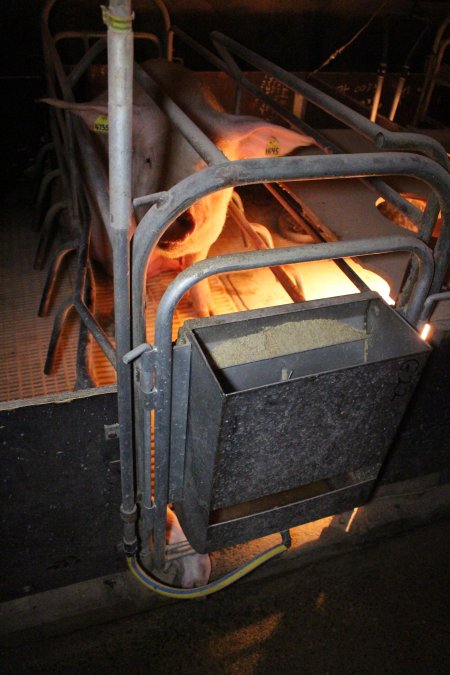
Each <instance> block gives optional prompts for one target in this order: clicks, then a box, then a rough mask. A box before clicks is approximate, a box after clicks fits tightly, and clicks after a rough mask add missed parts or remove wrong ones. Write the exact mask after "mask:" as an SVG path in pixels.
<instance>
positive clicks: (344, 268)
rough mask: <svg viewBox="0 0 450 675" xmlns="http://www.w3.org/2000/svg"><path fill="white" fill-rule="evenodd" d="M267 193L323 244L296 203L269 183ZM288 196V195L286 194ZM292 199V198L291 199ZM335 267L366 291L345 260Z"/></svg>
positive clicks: (363, 284) (338, 261) (319, 235)
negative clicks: (301, 214) (290, 201)
mask: <svg viewBox="0 0 450 675" xmlns="http://www.w3.org/2000/svg"><path fill="white" fill-rule="evenodd" d="M264 185H265V187H266V188H267V189H268V190H269V192H270V193H271V194H272V195H273V196H274V197H275V199H276V200H277V201H278V202H279V203H280V204H281V205H282V206H283V208H284V209H285V210H286V211H287V212H288V213H289V215H290V216H291V218H293V219H294V220H295V221H296V222H298V223H299V225H301V227H303V228H304V229H305V230H306V231H307V232H308V234H310V235H311V236H312V237H313V239H315V241H316V242H317V243H319V242H324V241H326V239H325V238H324V237H323V236H322V235H321V234H320V233H319V232H317V231H316V229H315V228H314V227H313V225H312V224H310V223H309V222H308V221H307V220H306V219H305V218H304V217H301V216H300V215H299V214H298V213H297V211H296V209H295V207H297V208H298V202H296V201H294V200H292V204H290V203H289V201H288V200H287V199H286V194H283V190H282V189H281V188H280V187H279V186H278V185H276V184H274V185H270V184H269V183H265V184H264ZM288 195H289V193H288ZM291 199H292V198H291ZM336 265H337V266H338V267H339V269H340V270H342V272H344V274H345V275H346V276H347V278H348V279H350V281H351V282H352V283H353V284H354V285H355V286H356V288H357V289H358V290H359V291H368V290H369V288H368V286H367V285H366V284H365V283H364V281H363V280H362V279H361V278H360V277H359V276H358V275H357V274H356V272H355V271H354V270H353V269H352V268H351V267H350V265H349V264H348V263H347V262H346V261H345V260H337V261H336Z"/></svg>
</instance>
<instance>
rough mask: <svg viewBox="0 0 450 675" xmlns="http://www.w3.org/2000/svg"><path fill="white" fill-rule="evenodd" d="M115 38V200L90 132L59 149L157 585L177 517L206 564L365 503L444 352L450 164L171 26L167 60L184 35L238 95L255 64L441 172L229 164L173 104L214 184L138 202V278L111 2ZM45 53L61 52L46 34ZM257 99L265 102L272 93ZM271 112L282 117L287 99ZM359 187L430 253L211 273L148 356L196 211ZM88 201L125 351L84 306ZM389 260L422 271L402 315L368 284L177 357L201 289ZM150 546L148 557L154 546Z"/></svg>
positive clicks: (387, 242) (378, 164)
mask: <svg viewBox="0 0 450 675" xmlns="http://www.w3.org/2000/svg"><path fill="white" fill-rule="evenodd" d="M53 4H54V1H53V0H51V1H50V2H49V3H47V6H48V8H51V7H52V6H53ZM159 4H160V3H158V5H159ZM47 18H48V13H47ZM105 21H106V23H107V24H108V56H109V64H108V68H109V70H108V77H109V130H110V131H109V152H110V170H109V191H108V190H106V186H105V184H104V178H103V175H104V172H103V170H102V168H101V165H100V163H99V160H98V158H97V157H96V155H95V152H94V149H93V147H92V143H91V142H90V140H89V138H88V134H87V132H86V131H84V130H83V129H82V127H81V126H80V125H79V124H75V125H73V124H72V123H71V122H70V116H69V115H67V116H66V120H65V122H64V120H62V119H61V115H58V114H57V113H55V115H56V118H57V119H58V120H59V123H60V130H59V131H58V132H57V139H59V140H58V143H59V141H61V139H62V141H61V142H60V145H61V152H60V153H59V154H60V155H61V163H62V165H63V166H66V167H67V165H68V164H69V167H70V171H69V172H68V173H67V174H66V175H67V176H68V177H67V179H66V184H67V188H68V189H67V194H71V195H74V197H73V202H72V210H73V211H74V212H75V213H78V214H79V213H81V214H82V215H83V217H84V221H85V222H84V223H82V227H81V229H82V231H83V235H82V237H81V245H80V246H79V259H80V266H79V284H78V287H77V290H76V297H75V300H74V306H75V308H76V309H77V311H78V313H79V315H80V318H81V321H82V322H83V324H84V325H86V326H87V328H88V329H89V330H90V331H91V332H92V333H93V335H94V337H95V339H96V340H97V341H98V342H99V344H100V345H101V346H102V349H104V351H105V353H106V354H107V355H108V358H110V360H111V362H112V363H114V364H115V366H116V368H117V383H118V414H119V438H120V452H121V477H122V507H121V515H122V518H123V521H124V536H123V541H124V547H125V551H126V552H127V553H128V554H129V555H135V554H137V553H138V552H139V554H140V557H141V560H142V562H143V564H144V565H146V566H147V567H148V568H149V567H150V566H151V565H155V566H157V567H161V566H162V565H163V564H164V562H165V561H166V560H167V557H168V555H167V551H166V508H167V505H168V504H169V503H171V502H173V503H174V504H175V508H176V512H177V514H178V515H179V518H180V521H181V523H182V526H183V529H184V531H185V533H186V535H187V537H188V540H189V542H190V543H191V544H192V546H194V548H195V549H196V550H198V551H205V550H206V551H207V550H213V549H216V548H219V547H221V546H226V545H229V544H233V543H237V542H240V541H244V540H248V539H251V538H254V537H257V536H261V535H264V534H267V533H269V532H275V531H281V530H286V529H287V528H289V527H292V526H294V525H296V524H299V523H302V522H306V521H308V520H313V519H316V518H318V517H321V516H324V515H326V514H331V513H336V512H339V511H342V510H344V509H348V508H352V507H353V506H355V505H358V504H360V503H362V502H364V501H366V500H367V498H368V497H369V494H370V491H371V489H372V487H373V484H374V481H375V479H376V478H377V475H378V472H379V469H380V466H381V463H382V462H383V459H384V457H385V455H386V452H387V450H388V448H389V445H390V443H391V440H392V438H393V435H394V433H395V430H396V428H397V426H398V424H399V422H400V420H401V417H402V414H403V412H404V410H405V407H406V405H407V402H408V400H409V398H410V396H411V394H412V392H413V390H414V387H415V385H416V383H417V381H418V379H419V377H420V372H421V369H422V367H423V365H424V363H425V361H426V358H427V355H428V353H429V351H430V348H429V347H428V346H427V345H426V343H424V342H423V341H421V340H420V339H419V337H418V335H417V332H416V331H415V329H414V327H416V326H417V325H418V323H419V321H423V320H424V319H426V316H425V315H424V314H423V307H424V303H425V300H426V298H427V295H428V294H429V292H430V289H431V291H432V292H433V293H435V294H436V293H437V294H438V295H437V297H436V298H435V300H434V301H436V300H438V299H439V291H440V289H441V285H442V282H443V278H444V275H445V272H446V269H447V267H448V255H449V241H450V213H449V208H450V180H449V176H448V171H447V158H446V155H445V153H444V152H443V150H442V148H441V147H440V146H439V144H437V143H435V142H434V141H432V140H431V139H427V138H426V137H424V136H418V135H415V134H403V133H394V132H386V131H385V130H384V129H382V128H381V127H379V126H378V125H375V124H372V123H371V122H369V121H367V120H365V119H364V118H362V117H361V116H360V115H357V113H354V112H353V111H351V110H349V109H348V108H346V107H345V106H342V104H340V103H339V104H338V103H337V102H335V101H333V100H332V99H329V97H326V98H324V95H322V94H321V92H319V91H318V90H316V89H314V88H313V87H311V86H310V85H308V84H306V83H305V82H302V81H301V80H299V79H298V78H292V76H290V75H289V74H286V73H285V72H284V71H281V69H277V68H276V66H274V65H273V64H270V63H269V62H267V61H266V60H264V59H262V58H261V57H257V55H254V54H253V53H252V52H250V51H249V50H245V49H244V48H243V47H241V46H240V45H237V44H236V43H235V42H233V41H231V40H230V39H229V38H226V37H225V36H222V35H218V34H216V35H215V37H214V39H215V44H216V45H218V46H219V51H220V57H217V56H216V55H212V54H211V53H210V52H207V51H206V50H204V49H203V48H200V47H199V46H198V45H197V43H195V42H194V41H192V40H191V39H190V38H187V36H185V35H184V34H183V33H182V32H181V31H179V30H178V29H174V28H172V27H171V26H170V24H169V26H168V35H169V37H168V38H167V40H166V42H167V44H171V41H172V37H173V34H175V35H177V36H178V37H180V38H181V39H184V40H185V41H187V42H189V43H190V44H192V46H193V47H195V48H197V49H199V51H201V50H203V51H202V53H203V54H204V56H206V57H208V58H211V59H212V60H213V62H214V63H215V65H220V67H222V68H223V69H224V70H225V71H226V72H228V74H230V75H231V76H233V77H235V78H236V81H237V82H238V85H239V86H238V92H239V88H240V87H248V88H251V86H250V84H249V83H248V82H247V80H246V78H245V77H244V76H243V75H242V73H240V72H238V70H237V67H236V64H235V62H234V61H233V60H232V59H231V56H230V51H233V50H234V51H235V52H236V53H238V54H239V56H243V57H244V58H246V59H247V60H248V61H249V62H250V63H252V62H253V61H258V64H257V66H258V67H259V66H262V67H263V68H264V69H265V70H266V71H267V72H271V73H272V74H274V75H276V76H277V77H280V79H281V81H285V82H286V83H287V84H288V85H289V86H292V87H293V88H294V89H295V90H298V91H301V92H302V94H303V95H304V96H306V97H308V98H309V99H310V100H312V101H315V102H316V104H318V105H321V106H322V107H325V108H326V109H327V110H328V111H329V112H331V113H332V114H333V115H334V116H335V117H337V118H338V119H340V120H341V121H344V122H345V123H346V124H349V125H350V126H352V128H355V129H356V130H357V131H358V132H360V133H362V134H363V135H365V137H370V138H371V139H372V140H375V141H376V143H377V144H378V146H379V148H381V149H385V148H386V149H387V148H389V149H396V150H402V149H405V150H411V149H414V150H417V151H419V152H423V153H425V154H429V155H431V157H432V159H430V158H427V157H422V156H419V155H416V154H406V153H401V152H390V153H381V152H378V153H364V154H358V155H339V154H331V155H328V156H310V157H308V156H302V157H286V158H270V159H258V160H240V161H236V162H229V161H227V160H226V159H225V158H224V156H223V155H222V153H221V152H220V151H219V150H218V149H217V148H216V146H214V145H213V144H212V143H211V141H210V140H209V139H208V138H207V137H206V136H205V135H204V134H203V133H202V132H201V131H200V130H199V129H198V128H197V127H195V125H194V124H193V123H192V121H191V120H189V118H187V117H186V115H184V113H183V112H182V111H181V110H180V109H179V108H178V106H176V105H175V103H174V102H173V101H170V99H169V100H166V103H165V104H164V112H165V113H166V114H167V116H168V117H169V118H170V120H171V121H172V123H173V124H174V125H175V126H176V127H177V128H178V129H179V130H180V131H181V133H182V134H183V135H184V136H185V138H187V139H188V141H189V142H190V143H191V144H192V146H193V147H194V148H195V149H196V150H197V152H198V154H199V155H200V157H202V158H203V159H205V161H206V163H207V165H208V168H206V169H204V170H203V171H201V172H199V173H197V174H194V175H192V176H190V177H189V178H187V179H185V180H184V181H182V182H181V183H179V184H177V185H175V186H174V187H173V188H171V189H170V190H169V191H168V192H166V193H163V194H159V195H149V196H148V197H147V198H140V199H139V200H136V201H135V205H138V204H139V205H142V204H145V203H148V204H152V206H151V208H150V209H149V211H148V212H147V213H146V215H145V216H144V217H143V219H142V220H141V222H140V223H139V225H138V226H137V229H136V231H135V233H134V235H133V240H132V247H133V264H132V267H130V251H129V242H128V231H129V224H130V221H131V213H132V204H131V197H132V195H131V169H130V167H131V122H130V120H131V117H130V113H131V106H132V93H131V92H132V77H131V74H132V71H133V64H132V58H133V56H132V54H133V34H132V21H131V8H130V2H127V1H126V0H113V1H111V3H110V7H109V10H108V11H107V12H106V13H105ZM47 39H48V41H49V43H50V44H54V43H53V42H52V40H53V38H52V37H51V35H50V34H49V32H48V34H47ZM97 49H99V48H97ZM97 53H98V52H96V51H95V49H94V50H93V48H91V50H90V51H89V50H88V52H87V54H88V56H86V57H85V58H84V59H83V62H82V64H81V66H80V67H78V68H75V71H72V72H75V73H77V75H78V74H80V73H81V71H82V69H83V68H84V67H86V66H87V65H88V63H89V60H90V59H91V58H93V57H94V55H95V54H97ZM47 55H48V59H47V65H48V68H49V69H50V71H51V72H52V76H51V77H49V82H51V83H52V89H50V93H51V94H52V95H54V94H55V93H58V92H57V90H56V89H55V87H54V80H55V79H56V80H57V81H58V82H59V89H60V90H61V91H62V93H63V95H64V97H65V98H66V99H67V100H70V98H71V96H72V93H71V89H70V86H69V85H68V76H67V75H66V74H65V73H64V70H63V69H62V66H61V63H60V60H59V56H58V54H57V52H56V50H55V49H54V47H48V48H47ZM134 71H135V77H136V78H137V79H138V80H139V82H140V83H141V84H142V85H143V86H144V88H145V87H146V86H147V87H148V86H149V78H148V76H147V75H145V73H143V71H142V70H140V69H139V67H138V66H135V68H134ZM291 78H292V79H291ZM69 79H70V78H69ZM151 84H152V85H153V83H151ZM254 93H256V92H254ZM258 95H260V96H261V97H264V100H265V99H266V98H267V95H266V94H262V93H261V92H259V94H258ZM237 99H239V96H237ZM270 104H271V105H272V106H273V107H274V108H275V109H277V108H279V105H278V104H277V103H276V102H274V101H272V100H270ZM279 112H281V114H282V116H283V117H284V118H285V119H286V120H287V121H288V122H289V123H290V124H292V125H293V126H296V127H297V128H300V129H305V126H304V124H303V123H302V121H301V120H299V119H298V118H296V117H294V116H293V115H292V113H290V112H289V111H279ZM52 116H53V113H52ZM54 126H55V125H54ZM306 131H307V133H310V134H311V135H313V133H314V134H315V136H314V137H315V138H316V140H317V139H319V142H321V143H322V146H323V148H324V149H325V150H326V151H327V152H328V153H329V152H332V153H336V152H337V149H336V148H331V147H330V144H329V143H328V142H325V141H323V140H322V141H320V137H319V135H318V133H317V132H313V131H311V130H310V128H309V127H308V128H307V129H306ZM75 143H76V145H77V146H78V149H79V152H80V156H81V163H82V168H83V175H81V174H80V171H79V169H78V167H76V166H74V162H72V161H69V162H68V161H67V157H68V156H69V158H70V149H71V148H73V144H75ZM63 146H64V147H63ZM68 153H69V154H68ZM72 156H73V155H72ZM387 175H398V176H403V175H409V176H414V177H415V178H417V179H418V180H421V181H424V182H425V183H426V184H427V185H428V187H429V188H430V190H431V195H432V196H431V198H430V199H429V202H428V206H427V209H426V210H425V213H424V214H423V215H422V214H421V213H420V212H419V211H418V210H417V209H415V208H414V207H413V206H412V205H411V204H409V202H407V201H406V200H405V199H403V198H402V197H401V195H399V194H398V193H397V192H395V191H394V190H393V189H392V188H391V187H389V185H387V184H385V183H383V182H382V181H381V180H380V178H381V177H383V176H387ZM345 178H347V179H349V178H361V179H363V180H365V181H369V182H370V185H371V186H372V188H373V189H375V190H376V191H377V193H378V194H382V195H383V196H384V197H385V198H386V200H389V201H390V202H392V203H394V205H395V206H396V207H397V208H398V209H399V210H400V211H402V212H403V213H406V214H407V215H408V217H410V218H411V219H413V220H415V221H416V222H417V223H418V224H419V227H420V237H419V238H416V237H413V236H411V235H410V234H409V235H402V236H390V237H372V238H367V239H360V240H357V241H340V242H338V241H336V242H327V243H325V242H323V243H318V244H314V245H310V246H293V247H289V248H283V249H272V250H260V251H254V252H249V253H242V254H230V255H225V256H220V257H217V258H210V259H207V260H205V261H202V262H200V263H196V264H195V265H193V266H191V267H189V268H187V269H186V270H185V271H183V272H182V273H180V274H179V275H178V276H177V278H176V279H175V281H174V282H173V283H172V284H171V285H170V286H169V288H168V289H167V291H166V293H165V294H164V296H163V298H162V300H161V302H160V304H159V307H158V312H157V317H156V322H155V340H154V343H153V344H149V343H148V342H147V339H146V331H145V317H144V304H145V279H146V274H145V273H146V267H147V262H148V259H149V256H150V255H151V253H152V251H153V249H154V248H155V246H156V245H157V243H158V240H159V238H160V237H161V236H162V234H163V233H164V232H165V231H166V230H167V229H168V227H169V226H170V225H171V223H172V222H173V221H174V220H175V219H176V218H177V217H178V216H179V215H181V214H182V213H183V212H184V211H185V210H186V209H187V208H188V207H189V206H190V205H192V204H193V203H195V202H196V201H197V200H198V199H200V198H201V197H203V196H205V195H207V194H210V193H212V192H214V191H217V190H220V189H222V188H225V187H232V186H238V185H249V184H253V183H275V188H272V189H275V190H278V188H277V187H276V184H277V183H280V182H282V183H283V184H284V183H286V184H289V185H290V186H294V185H297V184H300V183H301V182H304V181H311V180H313V181H316V180H326V179H345ZM79 188H80V189H79ZM87 192H89V198H90V200H91V202H92V200H94V201H95V202H96V204H97V208H98V210H99V212H100V213H101V214H102V216H103V219H104V223H105V227H106V230H107V232H108V235H109V238H110V241H111V244H112V247H113V253H114V294H115V323H116V344H115V350H114V346H113V345H112V344H111V343H110V341H109V340H108V338H107V336H106V335H105V334H104V332H103V331H102V329H101V328H100V326H98V324H97V323H96V321H95V319H94V317H93V316H92V314H91V313H90V312H89V308H88V307H87V303H86V302H85V299H86V294H85V290H86V283H85V282H86V274H87V272H86V270H87V267H88V263H87V260H88V256H87V246H88V244H87V242H88V239H89V230H88V218H87V214H86V211H87V209H86V200H85V199H84V197H83V195H85V194H86V193H87ZM108 192H109V195H110V200H109V203H108V198H107V194H108ZM79 195H82V197H81V208H80V203H79V201H78V200H79V199H80V197H79ZM279 197H280V195H279ZM280 198H281V201H282V196H281V197H280ZM74 203H76V204H77V205H78V206H77V208H75V207H74V206H73V204H74ZM91 208H92V207H91ZM439 208H440V209H441V211H442V217H443V226H442V229H441V233H440V237H439V240H438V242H437V245H436V246H435V249H434V252H432V251H431V249H430V248H429V247H428V246H427V242H428V241H429V239H430V237H431V232H432V226H433V224H434V220H435V218H436V215H437V212H438V210H439ZM389 252H402V253H406V254H408V259H410V260H411V263H410V264H409V265H408V267H407V271H408V275H407V279H406V281H405V283H404V284H403V288H402V290H401V292H400V294H399V298H398V301H397V307H396V309H395V310H393V309H391V308H389V307H388V306H386V305H385V304H384V302H383V301H382V300H381V299H380V298H379V297H378V296H377V295H376V294H374V293H370V292H367V289H366V287H365V285H364V284H363V283H362V282H360V281H359V282H358V287H359V289H360V290H362V291H363V292H362V293H361V294H359V295H353V296H347V297H343V298H334V299H328V300H324V301H312V302H308V303H303V304H293V305H288V306H283V307H278V308H275V309H265V310H256V311H251V312H242V313H240V314H238V315H226V316H221V317H214V318H211V319H204V320H198V321H192V322H188V323H187V324H186V325H185V326H184V328H183V329H182V330H181V332H180V336H179V339H178V342H177V344H176V345H175V346H173V345H172V319H173V312H174V310H175V307H176V305H177V303H178V301H179V299H180V298H181V297H182V295H183V294H184V293H185V292H186V291H187V290H189V288H191V287H192V286H193V285H194V284H195V283H197V282H198V281H200V280H201V279H203V278H206V277H208V276H211V275H214V274H220V273H223V272H232V271H236V270H245V269H252V268H258V267H266V266H268V267H273V266H278V265H289V264H292V263H295V262H306V261H313V260H325V259H333V260H337V261H339V264H341V265H342V266H344V268H346V263H345V262H344V261H343V259H344V258H348V257H358V256H366V255H382V254H384V253H389ZM348 273H349V274H350V272H348ZM353 276H354V275H353ZM129 280H131V281H129ZM57 328H58V327H57ZM114 351H115V354H114ZM130 364H132V367H130ZM152 410H154V419H155V444H154V450H153V451H152V448H151V435H152V434H151V431H152V430H151V424H152V422H151V415H150V412H151V411H152ZM152 452H153V454H154V460H155V461H154V483H155V493H154V494H153V492H152V481H151V475H152V468H151V466H152ZM150 540H151V541H152V551H151V555H150V553H149V551H148V547H147V545H146V542H147V541H150ZM138 542H140V544H139V543H138ZM169 557H170V555H169Z"/></svg>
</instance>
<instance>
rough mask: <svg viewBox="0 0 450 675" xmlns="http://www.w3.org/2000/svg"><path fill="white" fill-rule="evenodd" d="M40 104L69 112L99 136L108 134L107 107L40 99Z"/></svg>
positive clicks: (104, 105)
mask: <svg viewBox="0 0 450 675" xmlns="http://www.w3.org/2000/svg"><path fill="white" fill-rule="evenodd" d="M39 101H40V102H41V103H47V104H48V105H51V106H53V107H54V108H61V109H62V110H70V111H71V112H73V113H75V114H76V115H78V116H79V117H81V119H82V120H83V121H84V122H85V124H86V125H87V126H88V128H89V129H91V130H92V131H95V132H96V133H99V134H107V133H108V105H107V104H106V103H105V104H102V103H74V102H69V101H60V100H59V99H57V98H41V99H39Z"/></svg>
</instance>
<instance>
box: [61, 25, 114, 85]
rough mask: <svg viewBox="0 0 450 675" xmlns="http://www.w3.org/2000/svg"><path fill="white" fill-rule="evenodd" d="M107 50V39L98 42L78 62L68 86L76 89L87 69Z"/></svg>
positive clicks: (103, 38)
mask: <svg viewBox="0 0 450 675" xmlns="http://www.w3.org/2000/svg"><path fill="white" fill-rule="evenodd" d="M105 49H106V39H105V37H102V38H100V39H99V40H97V42H96V43H95V44H93V45H92V47H90V49H89V50H88V51H87V52H86V54H84V55H83V56H82V57H81V59H80V60H79V61H78V63H77V65H76V66H75V68H74V69H73V70H72V71H71V73H70V75H69V76H68V77H67V84H68V85H69V87H74V86H75V85H76V83H77V82H78V80H79V79H80V77H81V76H82V75H83V73H84V72H85V71H86V69H87V68H88V67H89V66H90V65H91V63H92V61H93V60H94V59H95V58H97V56H99V54H101V53H102V52H103V51H104V50H105Z"/></svg>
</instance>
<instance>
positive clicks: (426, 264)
mask: <svg viewBox="0 0 450 675" xmlns="http://www.w3.org/2000/svg"><path fill="white" fill-rule="evenodd" d="M393 251H410V252H412V253H413V254H414V255H415V256H416V257H417V259H418V262H419V268H420V271H421V276H420V279H419V281H418V282H417V285H416V289H415V293H414V296H413V298H412V300H411V303H410V307H409V312H408V319H409V320H410V321H411V322H414V321H416V320H417V317H418V315H419V312H420V309H421V307H422V305H423V303H424V300H425V297H426V294H427V292H428V289H429V287H430V284H431V280H432V277H433V268H434V265H433V256H432V254H431V251H430V249H429V248H428V247H427V246H426V245H425V244H424V243H423V242H421V241H420V240H419V239H416V238H414V239H412V238H411V237H409V236H407V235H403V236H400V237H379V238H374V239H361V240H359V241H345V242H343V241H340V242H331V243H325V244H312V245H310V246H293V247H289V248H283V249H278V250H277V249H269V250H265V251H253V252H251V253H233V254H229V255H223V256H219V257H216V258H209V259H206V260H202V261H201V262H197V263H195V264H194V265H191V266H190V267H188V268H187V269H185V270H184V271H183V272H181V273H180V274H179V275H178V276H177V277H176V279H175V280H174V281H173V282H172V283H171V284H170V286H169V287H168V288H167V290H166V292H165V293H164V295H163V297H162V299H161V301H160V303H159V306H158V311H157V314H156V321H155V344H156V357H157V361H156V364H157V365H156V405H155V466H156V467H157V471H158V473H157V477H156V481H155V507H156V520H155V557H156V563H157V565H160V564H162V562H163V550H164V548H163V544H164V541H165V508H166V504H167V499H168V480H169V447H170V420H171V398H172V322H173V314H174V311H175V307H176V305H177V303H178V302H179V300H180V299H181V297H182V296H183V295H184V293H185V292H186V291H188V290H189V289H190V288H192V286H194V285H195V284H196V283H197V282H199V281H200V280H202V279H205V278H207V277H209V276H211V275H212V274H221V273H224V272H233V271H236V270H243V269H255V268H259V267H268V266H271V265H274V264H275V265H279V264H282V265H288V264H291V263H296V262H311V261H315V260H325V259H328V260H333V259H336V258H344V257H349V256H350V257H351V256H360V255H367V254H374V253H375V254H379V253H386V252H393Z"/></svg>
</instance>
